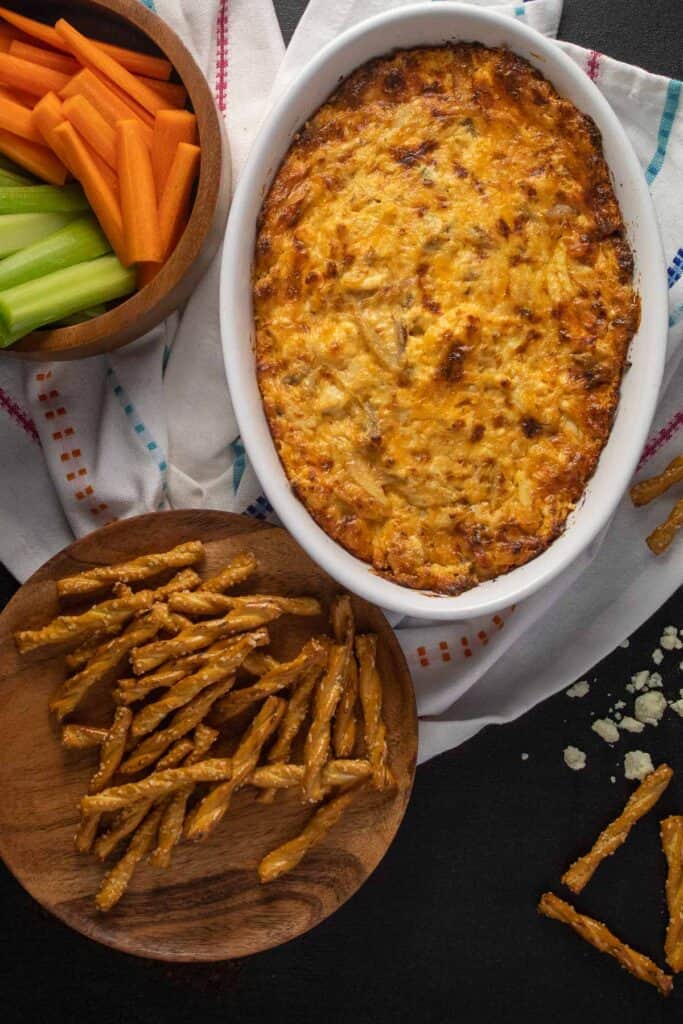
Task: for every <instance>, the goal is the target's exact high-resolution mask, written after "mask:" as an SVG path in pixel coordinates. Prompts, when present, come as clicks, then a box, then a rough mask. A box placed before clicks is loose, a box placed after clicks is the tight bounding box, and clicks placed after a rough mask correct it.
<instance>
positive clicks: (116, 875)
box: [95, 807, 162, 912]
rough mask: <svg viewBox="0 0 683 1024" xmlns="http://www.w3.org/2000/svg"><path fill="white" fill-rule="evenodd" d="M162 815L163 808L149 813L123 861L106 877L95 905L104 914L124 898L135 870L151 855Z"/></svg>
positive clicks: (132, 840)
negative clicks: (150, 851)
mask: <svg viewBox="0 0 683 1024" xmlns="http://www.w3.org/2000/svg"><path fill="white" fill-rule="evenodd" d="M161 815H162V808H161V807H157V808H156V809H154V810H152V811H150V812H149V814H148V815H147V817H146V818H145V820H144V821H143V823H142V825H140V826H139V828H138V830H137V832H135V834H134V835H133V838H132V839H131V841H130V846H129V847H128V849H127V850H126V852H125V853H124V855H123V857H122V858H121V860H120V861H119V862H118V863H117V864H115V865H114V867H113V868H112V870H111V871H110V872H109V874H108V875H106V876H105V879H104V881H103V883H102V885H101V887H100V891H99V892H98V893H97V896H96V897H95V905H96V907H97V909H98V910H101V911H102V912H106V911H107V910H111V908H112V907H114V906H116V904H117V903H118V902H119V900H120V899H121V897H122V896H123V894H124V892H125V891H126V889H127V888H128V886H129V884H130V880H131V878H132V877H133V872H134V871H135V868H136V867H137V865H138V864H139V863H140V861H141V860H143V859H144V858H145V857H146V856H147V854H148V853H149V850H150V848H151V846H152V843H153V842H154V837H155V836H156V834H157V829H158V828H159V821H160V820H161Z"/></svg>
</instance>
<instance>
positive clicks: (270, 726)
mask: <svg viewBox="0 0 683 1024" xmlns="http://www.w3.org/2000/svg"><path fill="white" fill-rule="evenodd" d="M284 710H285V702H284V701H283V700H280V698H279V697H269V698H268V700H267V701H266V703H265V704H264V705H263V707H262V708H261V709H260V710H259V713H258V714H257V716H256V718H255V719H254V721H253V722H252V723H251V725H250V726H249V728H248V729H247V731H246V733H245V735H244V738H243V739H242V742H241V743H240V745H239V746H238V748H237V750H236V751H235V753H234V754H233V756H232V775H231V777H230V778H229V779H228V780H227V781H225V782H222V783H221V784H220V785H218V786H214V787H213V789H211V790H210V791H209V793H207V795H206V796H205V797H204V799H203V800H202V801H201V803H200V804H198V806H197V807H196V808H195V810H194V811H193V812H192V814H191V815H190V817H189V819H188V822H187V826H186V828H185V835H186V837H187V838H188V839H191V840H198V839H206V837H207V836H208V835H209V833H210V832H211V831H212V830H213V829H214V828H215V827H216V825H217V824H218V823H219V822H220V821H221V819H222V818H223V815H224V814H225V813H226V811H227V810H228V808H229V807H230V802H231V800H232V794H233V793H234V792H235V791H236V790H237V789H239V788H240V786H243V785H244V783H245V782H246V780H247V779H248V777H249V776H250V775H251V773H252V772H253V770H254V768H255V767H256V765H257V764H258V759H259V757H260V755H261V749H262V747H263V744H264V743H265V742H266V740H267V739H268V738H269V737H270V736H272V734H273V733H274V732H275V730H276V729H277V727H278V724H279V722H280V719H281V718H282V715H283V714H284Z"/></svg>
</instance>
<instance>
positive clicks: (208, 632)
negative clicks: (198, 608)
mask: <svg viewBox="0 0 683 1024" xmlns="http://www.w3.org/2000/svg"><path fill="white" fill-rule="evenodd" d="M279 616H280V611H279V609H278V608H274V607H268V608H264V609H262V610H259V611H254V612H242V611H239V610H235V611H232V612H229V613H228V614H227V615H225V616H224V617H223V618H222V619H209V620H208V621H207V622H201V623H197V624H196V625H193V626H192V627H191V628H190V629H184V630H182V632H180V633H178V634H177V636H174V637H171V638H170V639H169V640H158V641H157V642H156V643H151V644H147V645H146V646H144V647H139V648H138V649H137V650H136V651H133V654H132V656H131V664H132V666H133V672H134V673H135V675H136V676H140V675H144V673H146V672H151V671H152V669H155V668H156V667H157V666H158V665H161V664H163V663H164V662H165V661H168V660H169V659H170V658H178V657H180V656H181V655H184V654H193V653H194V652H195V651H198V650H201V649H202V648H204V647H208V646H209V644H212V643H213V641H214V640H218V639H219V638H220V637H223V636H229V635H233V634H235V633H246V632H247V631H248V630H252V629H258V627H259V626H264V625H265V624H266V623H267V622H271V621H272V620H273V619H277V618H279Z"/></svg>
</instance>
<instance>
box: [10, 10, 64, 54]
mask: <svg viewBox="0 0 683 1024" xmlns="http://www.w3.org/2000/svg"><path fill="white" fill-rule="evenodd" d="M0 17H1V18H3V20H4V21H6V22H7V23H8V25H13V26H14V28H18V29H19V30H20V31H21V32H25V33H26V35H27V36H31V37H32V38H33V39H40V41H41V43H46V44H47V46H54V47H55V48H56V49H58V50H63V49H64V48H65V47H64V44H63V43H62V41H61V40H60V38H59V36H58V35H57V33H56V32H55V30H54V29H53V28H52V27H51V26H50V25H45V24H44V23H43V22H42V21H34V20H33V18H26V17H25V16H24V15H23V14H17V13H16V11H9V10H8V9H7V8H6V7H0Z"/></svg>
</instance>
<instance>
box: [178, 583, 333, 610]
mask: <svg viewBox="0 0 683 1024" xmlns="http://www.w3.org/2000/svg"><path fill="white" fill-rule="evenodd" d="M169 605H170V607H171V608H172V609H173V611H176V612H182V613H183V614H185V615H224V614H225V613H226V612H229V611H232V609H233V608H241V609H242V610H243V611H247V610H249V609H251V608H262V607H263V606H267V605H274V606H275V607H276V608H279V609H280V611H281V612H282V613H283V614H287V615H320V614H321V612H322V609H321V607H320V602H319V601H317V600H316V599H315V598H314V597H280V596H279V595H278V594H247V595H246V596H244V597H234V596H233V595H231V594H212V593H209V592H204V591H203V590H201V589H200V590H198V591H196V592H195V593H180V594H173V595H172V596H171V597H170V598H169Z"/></svg>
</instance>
